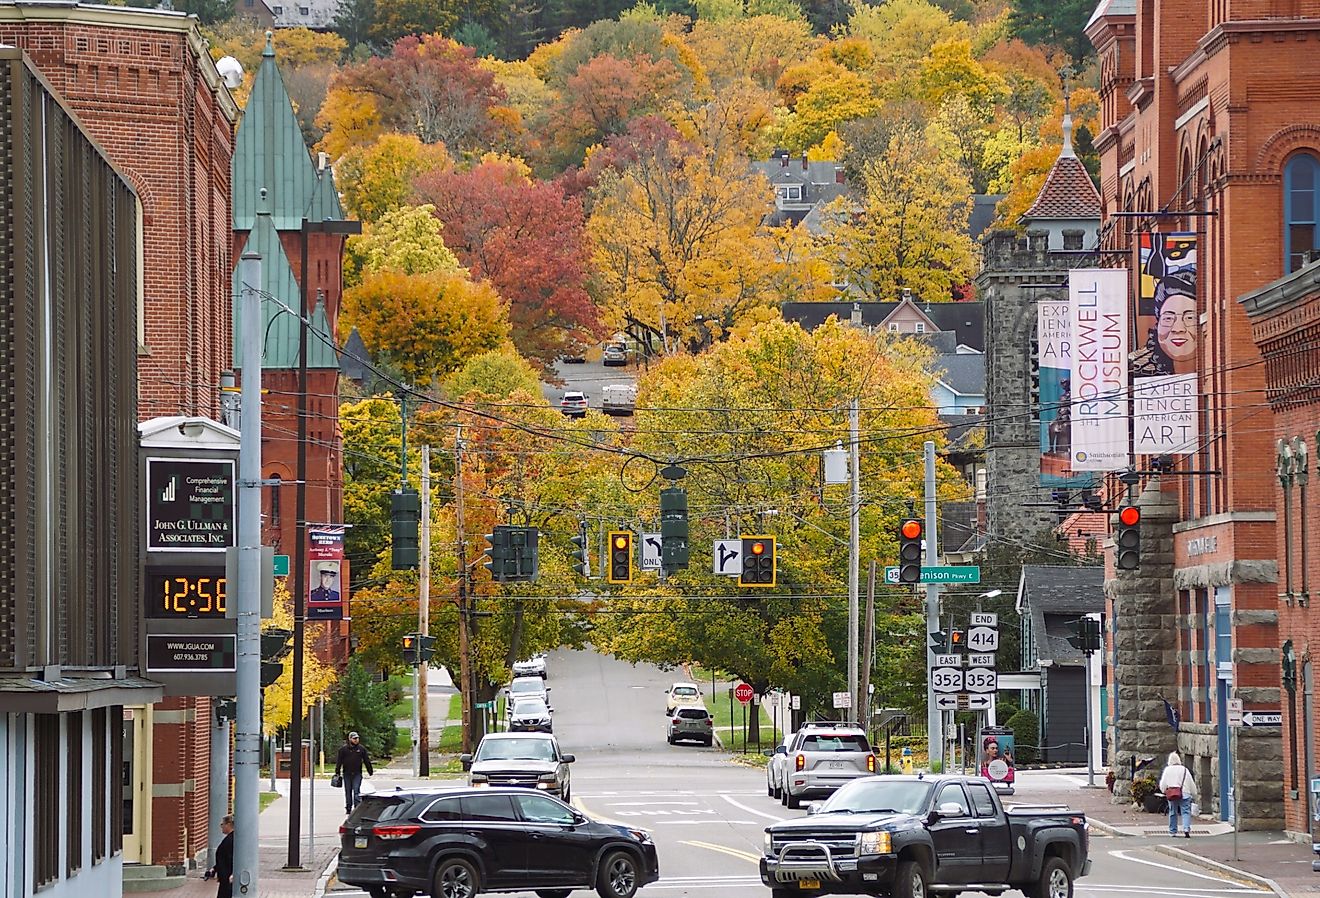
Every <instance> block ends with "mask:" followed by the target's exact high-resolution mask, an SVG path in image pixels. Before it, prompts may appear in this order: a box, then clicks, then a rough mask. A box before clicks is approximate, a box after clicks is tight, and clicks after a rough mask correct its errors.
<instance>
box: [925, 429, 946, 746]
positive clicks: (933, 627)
mask: <svg viewBox="0 0 1320 898" xmlns="http://www.w3.org/2000/svg"><path fill="white" fill-rule="evenodd" d="M925 450H926V452H925V454H926V562H925V563H926V565H927V566H929V567H934V566H936V565H937V564H939V563H940V548H939V536H938V533H939V531H938V530H936V529H935V528H936V526H937V525H938V523H939V521H938V520H937V516H936V510H935V443H934V442H932V441H930V440H927V441H926V446H925ZM939 628H940V588H939V586H938V585H937V584H935V583H927V584H926V632H928V633H934V632H936V631H937V630H939ZM934 668H935V651H934V649H932V648H931V645H930V640H927V641H926V727H927V732H926V752H927V757H929V758H930V763H931V764H934V763H936V762H937V761H938V762H941V763H942V762H943V761H944V734H943V733H942V732H941V731H942V730H943V727H942V726H941V723H942V721H943V714H941V713H940V710H939V708H937V707H935V691H934V690H933V689H931V682H930V672H931V671H932V670H934Z"/></svg>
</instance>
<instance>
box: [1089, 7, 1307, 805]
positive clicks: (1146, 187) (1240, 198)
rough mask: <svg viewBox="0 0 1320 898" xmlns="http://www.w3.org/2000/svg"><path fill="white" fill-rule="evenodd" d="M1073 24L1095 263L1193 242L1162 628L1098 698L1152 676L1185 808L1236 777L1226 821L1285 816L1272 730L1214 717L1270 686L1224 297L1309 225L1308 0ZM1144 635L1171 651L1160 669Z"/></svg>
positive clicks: (1246, 362)
mask: <svg viewBox="0 0 1320 898" xmlns="http://www.w3.org/2000/svg"><path fill="white" fill-rule="evenodd" d="M1087 34H1088V36H1089V37H1090V38H1091V40H1092V42H1093V43H1094V44H1095V46H1096V48H1097V49H1098V51H1099V53H1100V60H1101V80H1102V84H1101V100H1102V117H1103V130H1102V132H1101V134H1100V135H1099V137H1098V139H1097V141H1096V147H1097V149H1098V150H1099V151H1100V153H1101V196H1102V201H1103V210H1102V216H1103V219H1104V229H1103V246H1104V248H1105V249H1106V250H1108V251H1110V252H1111V253H1112V255H1111V256H1110V257H1109V261H1110V262H1112V263H1113V264H1123V265H1127V266H1129V267H1130V268H1132V269H1134V270H1135V268H1136V244H1137V235H1138V234H1139V233H1140V232H1154V233H1165V234H1167V233H1174V232H1186V233H1192V234H1195V235H1196V238H1197V252H1198V257H1197V263H1198V264H1197V267H1198V271H1197V277H1196V281H1197V285H1198V289H1197V293H1198V296H1197V301H1198V309H1197V312H1198V318H1199V327H1195V328H1192V329H1191V330H1192V333H1193V336H1194V339H1195V341H1196V343H1197V352H1196V364H1195V371H1196V373H1197V376H1198V393H1199V395H1198V402H1199V415H1198V416H1199V422H1198V423H1199V438H1198V442H1197V446H1196V452H1195V454H1194V455H1191V456H1183V457H1179V459H1178V462H1177V465H1176V467H1175V470H1174V476H1165V477H1160V478H1157V479H1149V478H1148V479H1146V481H1145V483H1144V487H1145V488H1146V489H1153V490H1154V491H1155V495H1156V496H1157V497H1162V500H1163V503H1164V505H1167V506H1168V507H1169V508H1170V509H1171V511H1173V512H1176V513H1173V514H1171V515H1170V517H1171V518H1172V524H1171V529H1170V535H1169V538H1168V545H1167V550H1168V551H1167V553H1165V554H1167V556H1168V557H1167V559H1164V558H1152V560H1151V563H1152V565H1157V566H1158V565H1162V564H1164V563H1165V562H1166V560H1167V563H1168V567H1169V571H1168V576H1167V577H1165V576H1164V574H1163V572H1157V571H1148V570H1147V557H1146V554H1145V552H1146V549H1145V545H1144V542H1145V536H1144V535H1143V558H1142V570H1141V572H1140V575H1139V576H1140V577H1143V578H1147V580H1146V582H1145V583H1144V584H1143V585H1142V588H1143V589H1146V590H1147V592H1148V593H1150V594H1152V595H1154V594H1155V593H1166V594H1170V595H1168V596H1167V597H1168V598H1169V599H1170V600H1171V605H1170V608H1169V612H1170V613H1169V614H1168V616H1167V626H1168V628H1169V632H1166V633H1165V634H1164V639H1165V642H1164V643H1163V644H1162V646H1156V647H1151V648H1152V653H1151V657H1150V658H1149V666H1148V667H1146V668H1145V669H1143V668H1142V666H1140V665H1139V666H1137V667H1136V668H1135V669H1133V668H1132V667H1131V666H1130V665H1121V664H1116V665H1115V668H1114V670H1115V676H1116V680H1117V682H1116V687H1117V688H1116V689H1115V694H1116V705H1115V708H1114V709H1113V710H1114V713H1115V716H1116V717H1117V718H1118V724H1119V728H1120V729H1121V728H1122V726H1123V715H1124V708H1123V704H1124V702H1125V701H1127V702H1129V703H1131V702H1137V701H1141V700H1144V699H1141V698H1138V697H1137V696H1138V694H1139V693H1140V692H1141V689H1142V688H1143V687H1142V686H1141V685H1140V684H1139V683H1137V682H1129V683H1125V682H1124V677H1125V676H1127V677H1129V678H1130V677H1133V676H1137V677H1141V678H1145V679H1147V680H1148V681H1149V680H1150V679H1151V678H1152V676H1154V677H1155V679H1156V680H1159V679H1160V678H1162V677H1164V676H1165V675H1166V674H1167V675H1168V676H1167V679H1165V680H1164V681H1163V682H1157V688H1159V689H1160V690H1161V694H1162V695H1163V697H1164V698H1165V699H1168V700H1169V701H1170V702H1171V704H1173V705H1174V707H1175V709H1176V710H1177V711H1178V712H1179V713H1180V715H1181V720H1182V723H1181V729H1180V731H1179V733H1178V735H1177V738H1176V742H1175V743H1174V744H1176V747H1177V748H1178V749H1179V750H1180V751H1182V753H1183V754H1184V757H1185V759H1186V760H1187V761H1188V762H1189V766H1191V767H1192V770H1193V772H1194V774H1195V775H1196V777H1197V779H1198V781H1199V782H1200V784H1201V792H1202V795H1201V804H1202V808H1203V809H1204V810H1205V811H1207V812H1212V813H1215V814H1216V815H1217V816H1219V817H1220V818H1222V819H1227V816H1228V813H1229V786H1230V784H1231V783H1236V785H1237V787H1238V790H1239V796H1240V801H1241V806H1240V808H1239V810H1240V812H1241V813H1240V816H1241V817H1242V819H1243V822H1244V825H1246V826H1248V827H1255V828H1276V827H1278V826H1280V825H1281V824H1282V823H1283V817H1284V816H1285V815H1286V817H1287V819H1288V820H1289V821H1290V825H1292V822H1293V821H1296V820H1298V819H1299V817H1298V815H1299V814H1300V813H1302V811H1303V810H1304V805H1305V798H1306V797H1305V793H1304V791H1303V793H1302V794H1301V795H1300V796H1299V795H1298V794H1297V793H1296V792H1294V791H1292V790H1291V789H1290V788H1285V790H1284V793H1283V795H1282V798H1283V804H1282V805H1281V804H1280V798H1281V796H1280V788H1279V780H1280V775H1281V771H1282V770H1283V769H1284V768H1285V767H1286V766H1287V765H1286V763H1285V761H1284V759H1283V746H1282V743H1281V741H1280V730H1279V729H1278V728H1275V727H1263V728H1259V727H1253V728H1250V729H1248V730H1243V731H1242V733H1241V734H1240V735H1239V738H1240V740H1241V745H1240V747H1239V749H1238V751H1237V752H1236V754H1235V753H1234V751H1233V746H1232V741H1231V739H1230V735H1229V728H1228V727H1227V726H1225V725H1224V723H1225V719H1226V708H1227V702H1228V700H1229V699H1231V698H1238V699H1240V700H1242V701H1243V703H1244V706H1245V708H1246V710H1247V711H1249V712H1250V711H1257V712H1263V713H1267V712H1277V711H1278V710H1279V708H1280V701H1281V689H1280V677H1279V656H1280V635H1279V621H1280V614H1281V611H1285V610H1286V608H1285V606H1283V605H1282V603H1281V602H1280V600H1279V597H1278V592H1279V587H1278V585H1277V580H1278V576H1279V571H1278V564H1277V562H1276V554H1277V552H1276V549H1277V546H1278V543H1277V540H1278V535H1277V527H1276V525H1277V522H1276V510H1275V509H1276V493H1277V481H1276V476H1275V470H1274V465H1273V464H1271V463H1269V461H1268V460H1271V459H1273V458H1274V457H1275V447H1274V439H1275V435H1274V433H1273V428H1272V427H1271V426H1270V425H1269V424H1267V423H1266V420H1267V419H1266V417H1265V415H1267V414H1268V412H1267V408H1268V406H1267V405H1266V393H1265V388H1266V378H1265V374H1266V368H1265V366H1263V365H1262V364H1261V363H1260V356H1259V353H1258V350H1257V347H1256V342H1255V340H1253V335H1252V326H1251V322H1250V321H1249V320H1248V317H1247V314H1246V312H1245V311H1244V310H1243V307H1242V305H1241V304H1240V302H1239V298H1240V297H1242V296H1243V295H1244V294H1248V293H1251V292H1252V291H1256V290H1258V289H1259V288H1260V287H1261V286H1262V285H1264V284H1266V283H1269V282H1271V281H1273V280H1275V279H1276V278H1278V277H1280V276H1281V275H1283V274H1286V273H1288V272H1289V271H1291V270H1293V268H1295V267H1296V266H1297V265H1298V264H1299V262H1300V259H1301V258H1302V255H1301V254H1302V252H1303V251H1304V250H1305V251H1310V250H1314V249H1315V248H1316V247H1317V245H1318V244H1317V242H1316V241H1317V240H1318V239H1320V229H1317V228H1316V227H1315V223H1316V212H1315V210H1314V206H1315V196H1316V195H1317V192H1316V190H1315V189H1314V181H1313V180H1312V181H1307V180H1306V179H1307V178H1314V176H1315V174H1316V172H1315V171H1314V170H1313V169H1312V168H1311V167H1309V166H1303V165H1299V164H1298V163H1297V162H1296V160H1297V159H1298V158H1299V156H1301V155H1307V154H1311V153H1318V152H1320V108H1317V107H1316V105H1315V103H1314V101H1313V89H1312V87H1311V85H1313V84H1314V82H1315V79H1316V76H1317V74H1320V53H1317V52H1316V51H1317V41H1320V0H1210V2H1206V0H1159V2H1157V0H1103V2H1101V3H1100V4H1099V7H1098V8H1097V9H1096V12H1095V15H1094V16H1093V17H1092V20H1091V22H1090V24H1089V25H1088V27H1087ZM1304 188H1305V189H1304ZM1308 191H1309V192H1308ZM1290 192H1291V194H1292V195H1293V196H1295V198H1296V199H1295V200H1294V201H1293V202H1290V204H1289V208H1288V210H1287V211H1285V202H1284V200H1285V196H1286V195H1289V194H1290ZM1294 205H1295V208H1294ZM1303 207H1304V208H1303ZM1134 213H1140V214H1134ZM1134 287H1135V284H1134ZM1164 505H1162V506H1161V507H1164ZM1161 539H1163V537H1161ZM1160 552H1161V553H1163V552H1164V548H1161V549H1160ZM1129 582H1130V581H1129ZM1155 613H1156V614H1161V613H1163V612H1161V611H1159V610H1158V609H1157V610H1156V612H1155ZM1175 647H1176V648H1175ZM1159 648H1167V649H1170V650H1172V651H1170V652H1168V653H1167V665H1166V664H1165V661H1164V659H1162V658H1161V657H1160V656H1159V653H1158V649H1159ZM1125 666H1126V667H1128V670H1127V671H1126V672H1125V670H1124V667H1125ZM1129 707H1130V704H1129ZM1143 714H1144V715H1145V719H1149V718H1152V717H1154V716H1155V715H1154V714H1152V713H1148V709H1143ZM1160 723H1161V722H1160V721H1159V720H1158V718H1156V719H1155V720H1153V721H1152V722H1151V727H1150V728H1149V729H1148V730H1147V732H1148V733H1154V732H1156V731H1157V730H1158V729H1159V726H1160ZM1138 726H1140V725H1138ZM1156 745H1157V743H1156V742H1155V741H1151V742H1148V743H1146V744H1145V745H1144V746H1140V745H1138V746H1131V745H1130V746H1129V747H1130V748H1132V749H1133V751H1134V752H1137V750H1138V749H1143V748H1144V749H1145V750H1147V751H1150V750H1152V749H1154V748H1156ZM1138 753H1139V752H1138ZM1120 754H1122V753H1121V752H1120ZM1288 785H1289V786H1290V785H1291V784H1288ZM1303 790H1304V787H1303Z"/></svg>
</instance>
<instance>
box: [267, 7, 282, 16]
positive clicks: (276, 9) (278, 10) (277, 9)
mask: <svg viewBox="0 0 1320 898" xmlns="http://www.w3.org/2000/svg"><path fill="white" fill-rule="evenodd" d="M270 11H271V12H273V13H275V15H277V16H282V15H284V7H283V6H272V7H271V8H270Z"/></svg>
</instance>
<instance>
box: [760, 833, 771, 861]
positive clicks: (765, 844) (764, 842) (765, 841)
mask: <svg viewBox="0 0 1320 898" xmlns="http://www.w3.org/2000/svg"><path fill="white" fill-rule="evenodd" d="M761 853H762V854H765V855H769V854H770V832H769V831H768V830H767V831H766V833H765V836H764V837H763V838H762V839H761Z"/></svg>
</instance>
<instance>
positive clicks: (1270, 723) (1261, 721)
mask: <svg viewBox="0 0 1320 898" xmlns="http://www.w3.org/2000/svg"><path fill="white" fill-rule="evenodd" d="M1242 725H1243V726H1244V727H1281V726H1283V712H1281V711H1243V712H1242Z"/></svg>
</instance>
